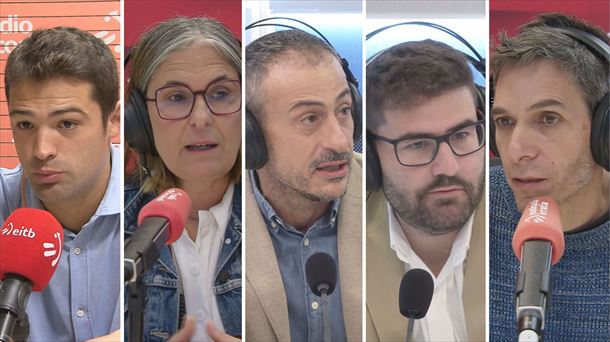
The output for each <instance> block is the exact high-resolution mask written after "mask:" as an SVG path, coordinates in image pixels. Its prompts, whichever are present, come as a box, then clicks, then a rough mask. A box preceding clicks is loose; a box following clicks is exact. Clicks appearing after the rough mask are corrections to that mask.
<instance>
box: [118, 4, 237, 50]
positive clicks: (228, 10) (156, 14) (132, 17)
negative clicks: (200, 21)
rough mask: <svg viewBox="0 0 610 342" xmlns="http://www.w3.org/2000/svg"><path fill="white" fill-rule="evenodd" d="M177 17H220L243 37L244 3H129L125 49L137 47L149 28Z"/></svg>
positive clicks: (126, 15) (126, 7)
mask: <svg viewBox="0 0 610 342" xmlns="http://www.w3.org/2000/svg"><path fill="white" fill-rule="evenodd" d="M177 15H183V16H187V17H194V16H208V17H213V18H216V19H218V20H219V21H221V22H222V23H223V24H225V26H227V28H228V29H229V30H231V31H232V32H233V33H234V34H235V35H236V36H237V37H241V0H223V1H218V0H212V1H206V0H203V1H193V0H174V1H168V0H164V1H159V0H153V1H148V0H125V48H126V49H129V48H130V47H131V46H133V44H134V43H135V42H136V40H137V39H138V37H139V36H140V35H141V34H142V33H143V32H144V31H146V29H147V28H148V27H150V26H152V25H154V24H155V23H157V22H159V21H163V20H165V19H169V18H171V17H175V16H177Z"/></svg>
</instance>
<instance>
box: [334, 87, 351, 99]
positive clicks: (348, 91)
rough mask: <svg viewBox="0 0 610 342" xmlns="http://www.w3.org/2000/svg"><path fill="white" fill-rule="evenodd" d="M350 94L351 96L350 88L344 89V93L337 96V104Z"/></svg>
mask: <svg viewBox="0 0 610 342" xmlns="http://www.w3.org/2000/svg"><path fill="white" fill-rule="evenodd" d="M348 94H350V90H349V89H348V88H345V89H343V91H342V92H341V93H339V95H337V98H336V99H335V102H339V100H341V99H342V98H343V97H345V96H346V95H348Z"/></svg>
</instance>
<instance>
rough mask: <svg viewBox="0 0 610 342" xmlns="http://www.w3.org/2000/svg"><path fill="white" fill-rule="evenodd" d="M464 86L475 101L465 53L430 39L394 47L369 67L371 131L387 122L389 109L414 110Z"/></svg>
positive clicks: (368, 98)
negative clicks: (385, 117) (431, 99)
mask: <svg viewBox="0 0 610 342" xmlns="http://www.w3.org/2000/svg"><path fill="white" fill-rule="evenodd" d="M460 87H468V89H470V91H471V92H472V95H473V101H475V99H476V93H475V92H476V88H475V86H474V81H473V77H472V71H471V69H470V66H469V65H468V61H467V59H466V56H464V54H462V53H461V52H459V51H457V50H455V49H454V48H452V47H450V46H449V45H447V44H444V43H441V42H437V41H434V40H430V39H426V40H422V41H411V42H405V43H401V44H398V45H394V46H392V47H391V48H389V49H387V50H386V51H384V52H382V53H381V54H380V55H378V56H377V57H375V59H374V60H373V61H371V62H370V63H369V64H368V65H367V67H366V110H367V119H366V124H367V129H370V130H375V129H377V128H378V127H379V125H381V124H382V123H384V122H385V121H384V120H385V119H384V116H383V113H384V111H385V110H388V109H394V108H398V107H401V108H412V107H413V106H417V105H419V104H421V103H422V102H424V101H425V100H427V99H430V98H433V97H437V96H440V95H443V94H444V93H446V92H448V91H451V90H455V89H458V88H460Z"/></svg>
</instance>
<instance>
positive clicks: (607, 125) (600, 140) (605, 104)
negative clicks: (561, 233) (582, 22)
mask: <svg viewBox="0 0 610 342" xmlns="http://www.w3.org/2000/svg"><path fill="white" fill-rule="evenodd" d="M553 30H554V31H557V32H558V33H561V34H564V35H566V36H568V37H570V38H572V39H574V40H576V41H577V42H579V43H581V44H582V45H584V46H585V47H587V49H589V51H591V52H592V53H593V54H595V55H596V56H598V57H599V58H600V59H601V60H602V61H606V63H609V64H610V46H609V45H608V44H607V43H605V42H604V41H603V40H601V39H599V38H598V37H596V36H594V35H593V34H591V33H588V32H585V31H582V30H579V29H575V28H572V27H553ZM493 88H494V87H493V86H492V91H493ZM609 95H610V92H606V94H605V95H604V97H603V98H602V99H601V101H599V102H598V103H597V106H596V107H595V110H594V111H593V115H592V118H591V139H590V140H591V154H592V155H593V160H595V162H596V163H597V164H598V165H600V166H601V167H603V168H604V169H605V170H606V171H609V168H610V159H609V158H608V146H609V145H610V140H609V138H610V137H609V136H608V130H609V129H610V121H609V120H608V116H609V113H608V112H609V107H610V97H609ZM490 98H491V103H490V108H491V106H492V105H493V95H492V96H491V97H490ZM489 126H490V127H489V137H490V140H491V145H490V148H491V150H492V152H493V153H494V154H495V155H496V156H500V153H499V152H498V147H497V146H496V125H495V123H491V124H490V125H489Z"/></svg>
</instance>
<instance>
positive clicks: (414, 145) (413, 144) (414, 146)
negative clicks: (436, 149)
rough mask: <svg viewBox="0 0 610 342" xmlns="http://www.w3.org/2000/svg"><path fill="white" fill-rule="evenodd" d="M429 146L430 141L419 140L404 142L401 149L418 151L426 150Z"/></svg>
mask: <svg viewBox="0 0 610 342" xmlns="http://www.w3.org/2000/svg"><path fill="white" fill-rule="evenodd" d="M429 145H430V141H429V140H427V139H420V140H406V141H404V142H403V146H402V149H403V150H409V151H419V150H423V149H425V148H427V147H428V146H429Z"/></svg>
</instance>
